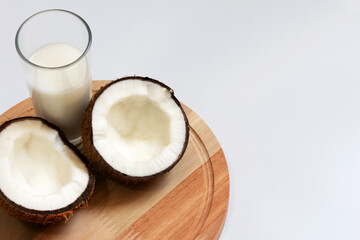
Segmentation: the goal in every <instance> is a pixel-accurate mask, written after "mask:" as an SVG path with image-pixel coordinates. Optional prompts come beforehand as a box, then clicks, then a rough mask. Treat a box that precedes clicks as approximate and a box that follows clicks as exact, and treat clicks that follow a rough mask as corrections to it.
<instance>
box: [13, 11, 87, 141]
mask: <svg viewBox="0 0 360 240" xmlns="http://www.w3.org/2000/svg"><path fill="white" fill-rule="evenodd" d="M91 42H92V35H91V30H90V27H89V26H88V24H87V23H86V22H85V20H84V19H82V18H81V17H80V16H78V15H77V14H75V13H72V12H70V11H67V10H62V9H50V10H45V11H41V12H39V13H36V14H34V15H32V16H31V17H29V18H28V19H26V20H25V21H24V23H23V24H22V25H21V26H20V27H19V29H18V31H17V33H16V38H15V46H16V50H17V52H18V54H19V56H20V58H21V59H22V61H21V62H22V66H23V70H24V73H25V79H26V83H27V86H28V89H29V91H30V94H31V99H32V102H33V105H34V108H35V112H36V114H37V115H38V116H40V117H42V118H45V119H46V120H48V121H49V122H51V123H53V124H55V125H57V126H58V127H59V128H61V129H62V130H63V131H64V133H65V135H66V136H67V138H68V139H69V140H70V141H71V142H72V143H74V144H77V143H79V142H80V141H81V130H80V129H81V119H82V115H83V113H84V111H85V109H86V106H87V104H88V102H89V100H90V96H91V81H92V79H91V73H90V67H89V56H90V47H91Z"/></svg>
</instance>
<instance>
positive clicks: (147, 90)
mask: <svg viewBox="0 0 360 240" xmlns="http://www.w3.org/2000/svg"><path fill="white" fill-rule="evenodd" d="M82 139H83V144H84V149H85V151H86V153H87V157H88V158H89V160H90V162H91V165H92V166H94V169H96V170H98V171H100V172H102V173H103V174H105V175H107V176H110V177H112V178H114V179H117V180H123V181H130V182H139V181H146V180H149V179H152V178H154V177H156V176H159V175H161V174H163V173H165V172H167V171H169V170H170V169H171V168H173V167H174V166H175V165H176V163H177V162H178V161H179V160H180V159H181V157H182V156H183V154H184V152H185V149H186V147H187V144H188V139H189V124H188V120H187V117H186V115H185V113H184V110H183V109H182V107H181V104H180V103H179V101H178V100H177V99H176V98H175V96H174V91H173V90H172V89H170V88H169V87H168V86H166V85H165V84H163V83H161V82H159V81H157V80H154V79H150V78H144V77H125V78H121V79H118V80H116V81H113V82H111V83H109V84H108V85H106V86H105V87H103V88H102V89H100V90H99V91H98V92H97V93H96V94H95V95H94V97H93V99H92V100H91V101H90V103H89V105H88V107H87V110H86V111H85V114H84V118H83V122H82Z"/></svg>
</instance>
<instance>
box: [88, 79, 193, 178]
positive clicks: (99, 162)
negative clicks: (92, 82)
mask: <svg viewBox="0 0 360 240" xmlns="http://www.w3.org/2000/svg"><path fill="white" fill-rule="evenodd" d="M125 80H141V81H147V82H152V83H155V84H158V85H160V86H161V87H163V88H165V89H167V90H168V91H169V92H170V94H171V98H172V99H173V100H174V101H175V103H176V104H177V105H178V106H179V108H180V109H181V111H182V113H183V116H184V121H185V125H186V136H185V142H184V145H183V148H182V150H181V153H180V154H179V156H178V157H177V159H176V160H175V161H174V163H173V164H172V165H170V166H169V167H168V168H166V169H165V170H163V171H161V172H158V173H156V174H153V175H149V176H143V177H138V176H130V175H127V174H124V173H122V172H120V171H118V170H115V169H114V168H112V167H111V166H110V165H109V164H108V163H107V162H106V161H105V160H104V159H103V157H102V156H101V154H100V153H99V152H98V151H97V150H96V148H95V146H94V142H93V129H92V111H93V108H94V105H95V102H96V100H97V99H98V97H99V96H100V95H101V94H102V93H103V92H104V91H105V90H106V89H107V88H109V87H110V86H111V85H113V84H116V83H119V82H121V81H125ZM81 132H82V142H83V146H84V150H85V155H86V157H87V158H88V159H89V161H90V165H91V167H92V168H93V169H94V170H95V171H97V172H99V173H101V174H103V175H105V176H108V177H110V178H112V179H114V180H117V181H123V182H127V183H138V182H144V181H149V180H152V179H154V178H156V177H159V176H161V175H163V174H164V173H166V172H168V171H170V170H171V169H172V168H173V167H174V166H175V165H176V164H177V163H178V162H179V161H180V159H181V158H182V156H183V155H184V153H185V150H186V147H187V145H188V142H189V121H188V119H187V116H186V114H185V111H184V109H183V108H182V107H181V104H180V102H179V101H178V100H177V98H176V97H175V96H174V91H173V90H172V89H171V88H170V87H168V86H167V85H165V84H164V83H162V82H159V81H158V80H155V79H151V78H148V77H139V76H129V77H123V78H120V79H117V80H114V81H112V82H110V83H108V84H107V85H105V86H104V87H102V88H101V89H100V90H99V91H98V92H97V93H96V94H95V95H94V96H93V97H92V99H91V101H90V102H89V104H88V106H87V109H86V110H85V113H84V115H83V119H82V127H81Z"/></svg>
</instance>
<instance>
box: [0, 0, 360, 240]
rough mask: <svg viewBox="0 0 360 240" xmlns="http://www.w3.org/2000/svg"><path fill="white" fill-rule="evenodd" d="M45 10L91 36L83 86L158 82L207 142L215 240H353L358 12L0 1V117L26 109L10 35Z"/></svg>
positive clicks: (261, 2)
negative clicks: (215, 193)
mask: <svg viewBox="0 0 360 240" xmlns="http://www.w3.org/2000/svg"><path fill="white" fill-rule="evenodd" d="M48 8H63V9H67V10H70V11H74V12H76V13H78V14H79V15H80V16H82V17H83V18H84V19H85V20H86V21H87V22H88V23H89V25H90V27H91V29H92V32H93V45H92V75H93V78H94V79H115V78H117V77H123V76H126V75H134V74H136V75H140V76H141V75H142V76H149V77H152V78H155V79H159V80H160V81H163V82H165V83H166V84H168V85H169V86H171V87H172V88H173V89H174V90H175V93H176V95H177V97H178V98H179V99H180V100H181V101H182V102H184V103H185V104H186V105H188V106H189V107H190V108H192V109H193V110H194V111H195V112H196V113H198V114H199V116H201V117H202V118H203V119H204V120H205V122H206V123H207V124H208V125H209V126H210V128H211V129H212V130H213V132H214V133H215V135H216V136H217V137H218V140H219V141H220V143H221V145H222V147H223V149H224V152H225V155H226V157H227V161H228V165H229V171H230V177H231V195H230V196H231V197H230V205H229V211H228V218H227V221H226V224H225V228H224V231H223V233H222V236H221V239H241V240H242V239H244V240H255V239H261V240H262V239H264V240H272V239H274V240H282V239H283V240H288V239H292V240H296V239H299V240H300V239H301V240H303V239H307V240H310V239H326V240H331V239H360V227H359V226H360V94H359V91H360V10H359V9H360V4H359V2H358V1H355V0H297V1H294V0H293V1H289V0H287V1H285V0H284V1H279V0H247V1H245V0H236V1H225V0H222V1H220V0H219V1H197V0H191V1H188V0H186V1H150V0H146V1H145V0H138V1H120V0H114V1H69V0H62V1H45V0H44V1H35V0H33V1H25V0H23V1H10V0H0V76H1V78H0V85H1V87H0V97H1V98H0V112H4V111H6V110H7V109H8V108H10V107H11V106H13V105H14V104H16V103H18V102H20V101H21V100H23V99H25V98H27V97H28V96H29V94H28V92H27V89H26V86H25V82H24V76H23V73H22V69H21V65H20V60H19V58H18V56H17V53H16V51H15V47H14V37H15V33H16V30H17V28H18V27H19V25H20V24H21V23H22V21H23V20H25V19H26V18H27V17H29V16H30V15H32V14H33V13H35V12H38V11H40V10H44V9H48Z"/></svg>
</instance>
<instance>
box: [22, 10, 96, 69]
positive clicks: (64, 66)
mask: <svg viewBox="0 0 360 240" xmlns="http://www.w3.org/2000/svg"><path fill="white" fill-rule="evenodd" d="M46 12H65V13H68V14H70V15H72V16H74V17H76V18H77V19H79V20H80V21H81V22H82V23H83V24H84V26H85V28H86V30H87V33H88V43H87V46H86V48H85V50H84V51H83V52H82V54H81V55H80V56H79V57H78V58H77V59H75V60H74V61H72V62H70V63H68V64H65V65H61V66H57V67H46V66H41V65H38V64H35V63H33V62H31V61H30V60H29V59H28V58H27V57H25V56H24V55H23V53H22V52H21V50H20V46H19V35H20V32H21V30H22V28H23V27H24V25H25V24H26V23H27V22H28V21H29V20H31V19H32V18H34V17H36V16H38V15H40V14H42V13H46ZM91 43H92V33H91V29H90V27H89V25H88V24H87V22H86V21H85V20H84V19H83V18H82V17H80V16H79V15H77V14H76V13H73V12H71V11H68V10H64V9H47V10H43V11H40V12H37V13H35V14H33V15H31V16H30V17H28V18H27V19H26V20H25V21H24V22H23V23H22V24H21V25H20V27H19V29H18V30H17V32H16V36H15V48H16V51H17V53H18V55H19V56H20V57H21V58H22V59H23V60H24V61H25V62H26V63H28V64H30V65H32V66H35V67H38V68H42V69H61V68H66V67H69V66H71V65H73V64H75V63H77V62H79V61H80V60H81V59H83V58H84V57H85V56H86V54H87V53H88V52H89V51H90V47H91Z"/></svg>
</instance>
